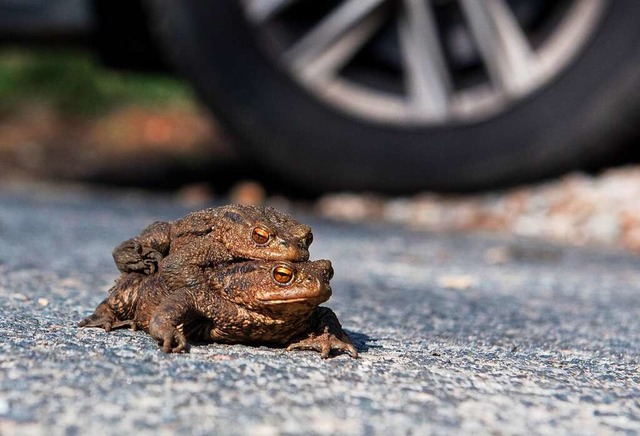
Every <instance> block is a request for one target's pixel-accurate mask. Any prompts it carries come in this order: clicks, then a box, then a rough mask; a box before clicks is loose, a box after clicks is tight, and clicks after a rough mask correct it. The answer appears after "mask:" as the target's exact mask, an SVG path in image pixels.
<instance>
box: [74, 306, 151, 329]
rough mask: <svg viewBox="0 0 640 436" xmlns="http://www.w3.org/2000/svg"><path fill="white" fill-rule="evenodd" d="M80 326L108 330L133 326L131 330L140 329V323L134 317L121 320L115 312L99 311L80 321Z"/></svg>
mask: <svg viewBox="0 0 640 436" xmlns="http://www.w3.org/2000/svg"><path fill="white" fill-rule="evenodd" d="M78 327H97V328H102V329H104V330H105V331H107V332H110V331H111V330H114V329H118V328H122V327H131V330H137V329H138V325H137V324H136V323H135V321H133V320H132V319H126V320H119V319H117V318H116V317H115V316H114V315H113V314H109V313H98V311H96V313H94V314H92V315H89V316H88V317H86V318H85V319H83V320H82V321H80V322H79V323H78Z"/></svg>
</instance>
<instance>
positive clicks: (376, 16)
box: [298, 10, 385, 82]
mask: <svg viewBox="0 0 640 436" xmlns="http://www.w3.org/2000/svg"><path fill="white" fill-rule="evenodd" d="M384 18H385V15H384V11H382V10H377V11H375V12H374V13H372V14H371V15H369V16H368V17H365V18H364V19H363V20H362V21H360V22H359V23H358V24H356V25H355V27H353V29H350V30H349V31H348V32H347V33H345V34H344V35H342V36H341V37H340V38H339V39H337V40H336V41H334V42H333V43H332V44H331V45H330V46H329V47H327V48H326V49H325V50H324V52H322V53H321V54H319V55H318V56H317V57H316V58H315V59H313V60H311V61H310V62H308V63H306V64H304V65H300V66H299V67H298V68H299V69H298V73H299V74H300V75H301V77H302V78H304V79H305V80H308V81H310V82H314V81H315V82H320V81H327V80H331V78H333V77H335V75H336V74H338V72H339V71H340V69H341V68H342V67H343V66H344V65H346V64H347V63H348V62H349V61H350V60H351V59H353V57H354V56H355V55H356V54H357V53H358V51H359V50H360V49H361V48H362V47H363V46H364V45H365V44H366V43H367V41H369V40H370V39H371V38H372V36H373V34H374V33H375V32H376V30H378V29H379V28H380V26H381V25H382V23H383V22H384Z"/></svg>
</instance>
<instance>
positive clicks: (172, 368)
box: [0, 188, 640, 435]
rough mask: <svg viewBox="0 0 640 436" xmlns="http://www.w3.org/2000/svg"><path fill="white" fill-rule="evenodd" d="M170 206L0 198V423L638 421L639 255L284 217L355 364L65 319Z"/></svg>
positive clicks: (131, 426) (620, 424) (251, 430)
mask: <svg viewBox="0 0 640 436" xmlns="http://www.w3.org/2000/svg"><path fill="white" fill-rule="evenodd" d="M184 212H186V209H185V208H184V207H182V206H180V205H179V204H177V203H175V202H173V201H172V199H171V198H169V197H162V196H153V197H151V198H149V197H148V196H145V195H144V194H141V193H138V194H136V193H124V194H122V193H120V194H118V193H110V192H95V191H90V190H81V189H57V190H55V189H53V190H52V189H48V188H38V189H26V190H24V191H20V190H15V189H14V190H11V191H7V190H5V191H4V192H2V193H0V434H2V435H12V434H45V433H46V434H85V433H88V432H89V431H91V432H94V433H96V434H131V433H149V434H151V433H153V434H156V433H158V432H161V433H165V434H172V433H179V432H180V433H183V434H212V433H218V434H262V435H269V434H302V433H305V434H306V433H312V434H313V433H315V434H335V433H339V434H369V433H377V434H451V433H452V432H455V433H472V432H473V433H476V432H480V433H497V434H524V433H535V434H565V433H575V434H607V433H629V434H632V433H638V432H640V388H639V382H640V373H639V371H638V369H639V367H638V363H639V361H640V319H639V316H638V314H639V309H640V259H638V258H637V257H632V256H630V255H627V254H624V253H621V252H612V251H604V250H598V249H586V248H582V249H579V248H563V247H557V246H548V245H545V244H543V243H540V242H531V241H523V240H512V239H504V238H500V239H499V238H495V237H491V236H486V235H484V236H483V235H433V234H424V233H415V232H411V231H407V230H401V229H397V228H393V227H388V226H384V225H366V226H365V225H362V226H357V225H344V224H336V223H330V222H327V221H320V220H317V219H314V218H313V217H312V216H305V215H303V214H302V215H299V218H300V219H301V220H303V221H306V222H309V224H311V225H312V227H313V228H314V234H315V241H314V243H313V245H312V247H311V248H312V251H311V252H312V257H313V258H329V259H331V260H332V261H333V264H334V267H335V270H336V276H335V278H334V279H333V281H332V285H333V288H334V296H333V297H332V299H331V300H330V301H329V302H328V303H327V305H328V306H330V307H332V308H333V309H334V310H335V312H336V313H337V314H338V317H339V318H340V320H341V321H342V323H343V325H344V327H345V328H346V329H347V330H348V332H349V333H350V334H351V335H352V337H353V338H354V340H355V343H356V345H357V346H358V348H359V350H360V359H358V360H357V361H354V360H351V359H350V358H349V357H347V356H338V357H335V358H333V359H330V360H327V361H323V360H321V359H320V358H319V355H318V354H317V353H313V352H295V353H287V352H285V351H284V350H282V349H271V348H266V347H248V346H242V345H215V344H212V345H205V346H195V347H193V348H192V351H191V353H190V354H181V355H164V354H163V353H162V352H160V351H159V349H158V347H157V345H156V344H155V343H154V341H153V340H151V338H150V337H149V336H147V335H146V334H144V333H142V332H131V331H125V330H120V331H116V332H112V333H109V334H107V333H105V332H104V331H101V330H97V329H79V328H77V327H75V324H76V322H77V321H79V320H80V319H82V317H84V316H86V315H87V314H89V313H90V312H91V311H92V309H93V308H94V307H95V306H96V304H97V303H98V302H99V301H100V300H101V299H102V298H103V297H104V295H105V292H106V290H107V289H108V288H109V286H110V284H111V283H112V281H113V279H114V278H115V276H116V270H115V267H114V266H113V264H112V260H111V257H110V252H111V249H112V248H113V247H114V246H115V245H116V244H117V243H119V242H120V241H122V240H124V239H126V238H128V237H130V236H132V235H134V234H137V233H138V232H139V230H140V229H141V228H142V227H144V226H145V225H146V224H148V223H150V222H151V221H154V220H157V219H172V218H175V217H178V216H180V215H182V214H183V213H184ZM495 247H500V249H499V250H498V252H500V250H503V249H504V248H505V247H506V248H507V249H508V251H509V253H510V255H509V256H508V257H507V259H506V263H502V264H497V265H494V264H492V262H491V261H490V260H492V259H493V258H490V259H489V260H488V259H487V251H488V250H490V249H492V248H495ZM494 252H495V250H494ZM493 260H495V259H493ZM501 260H505V259H501ZM464 276H468V277H464ZM446 282H451V283H449V285H447V283H446ZM469 283H470V284H471V286H470V287H467V285H468V284H469Z"/></svg>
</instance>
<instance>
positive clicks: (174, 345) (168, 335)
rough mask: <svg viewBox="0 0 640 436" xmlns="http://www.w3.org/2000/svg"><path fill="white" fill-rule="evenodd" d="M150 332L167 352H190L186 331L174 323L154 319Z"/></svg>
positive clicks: (150, 325)
mask: <svg viewBox="0 0 640 436" xmlns="http://www.w3.org/2000/svg"><path fill="white" fill-rule="evenodd" d="M149 334H151V336H152V337H153V338H154V339H156V340H157V341H158V345H160V346H161V347H162V351H164V352H165V353H180V352H182V351H184V352H185V353H188V352H189V344H188V343H187V338H186V336H185V335H184V333H183V332H182V331H181V330H180V329H178V328H176V327H173V326H172V325H168V324H166V323H160V322H158V320H157V319H152V320H151V323H150V324H149Z"/></svg>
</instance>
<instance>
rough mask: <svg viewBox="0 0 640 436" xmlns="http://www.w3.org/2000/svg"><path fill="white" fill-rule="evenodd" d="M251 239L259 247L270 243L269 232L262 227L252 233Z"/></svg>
mask: <svg viewBox="0 0 640 436" xmlns="http://www.w3.org/2000/svg"><path fill="white" fill-rule="evenodd" d="M251 239H253V242H255V243H256V244H258V245H264V244H266V243H267V242H268V241H269V232H267V231H266V230H265V229H263V228H261V227H256V228H255V229H253V232H252V233H251Z"/></svg>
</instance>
